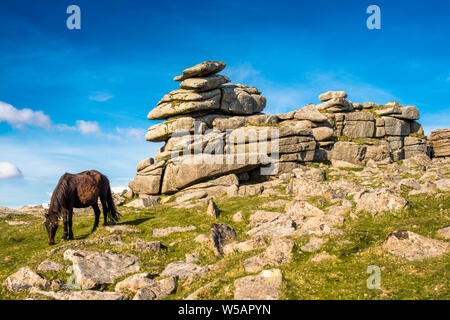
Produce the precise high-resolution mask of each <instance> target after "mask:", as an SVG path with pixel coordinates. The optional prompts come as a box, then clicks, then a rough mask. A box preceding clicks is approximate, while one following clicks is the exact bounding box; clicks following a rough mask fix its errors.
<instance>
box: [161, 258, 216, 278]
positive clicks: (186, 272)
mask: <svg viewBox="0 0 450 320" xmlns="http://www.w3.org/2000/svg"><path fill="white" fill-rule="evenodd" d="M206 272H208V269H207V268H205V267H201V266H199V265H196V264H194V263H187V262H184V261H176V262H172V263H169V264H168V265H167V266H166V268H165V269H164V271H163V272H162V273H161V275H163V276H168V277H177V278H179V279H186V278H189V277H200V276H202V275H203V274H205V273H206Z"/></svg>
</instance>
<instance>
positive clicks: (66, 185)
mask: <svg viewBox="0 0 450 320" xmlns="http://www.w3.org/2000/svg"><path fill="white" fill-rule="evenodd" d="M99 197H100V201H101V203H102V207H103V216H104V224H105V225H106V224H108V222H117V221H119V218H120V214H119V213H118V212H117V211H116V207H115V206H114V201H113V198H112V194H111V187H110V185H109V180H108V178H107V177H106V176H105V175H103V174H101V173H100V172H98V171H95V170H89V171H84V172H81V173H78V174H71V173H65V174H64V175H63V176H62V177H61V178H60V179H59V182H58V185H57V186H56V188H55V190H54V191H53V195H52V199H51V201H50V205H49V208H48V213H46V214H45V222H44V225H45V227H46V229H47V234H48V244H49V245H53V244H55V234H56V230H57V229H58V221H59V218H60V217H62V218H63V223H64V233H63V236H62V240H73V233H72V215H73V208H87V207H92V208H93V209H94V213H95V222H94V227H93V229H92V232H94V231H95V230H96V229H97V227H98V223H99V218H100V213H101V212H100V208H99V206H98V198H99Z"/></svg>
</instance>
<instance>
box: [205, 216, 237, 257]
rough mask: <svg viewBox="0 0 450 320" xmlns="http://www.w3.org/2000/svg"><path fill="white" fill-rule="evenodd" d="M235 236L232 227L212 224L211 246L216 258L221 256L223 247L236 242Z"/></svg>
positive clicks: (224, 224)
mask: <svg viewBox="0 0 450 320" xmlns="http://www.w3.org/2000/svg"><path fill="white" fill-rule="evenodd" d="M236 239H237V234H236V230H234V229H233V227H231V226H229V225H228V224H226V223H214V224H213V225H212V226H211V244H212V248H213V250H214V254H215V255H216V256H219V257H220V256H222V255H223V247H224V246H225V245H226V244H227V243H228V242H230V241H232V240H236Z"/></svg>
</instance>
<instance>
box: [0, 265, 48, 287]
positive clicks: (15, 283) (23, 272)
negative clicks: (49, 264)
mask: <svg viewBox="0 0 450 320" xmlns="http://www.w3.org/2000/svg"><path fill="white" fill-rule="evenodd" d="M3 285H4V286H5V287H6V289H8V290H9V291H12V292H16V291H24V290H28V289H29V288H33V287H35V288H46V287H48V286H49V282H48V281H47V280H46V279H44V278H43V277H41V276H40V275H38V274H37V273H36V272H34V271H33V270H31V269H30V268H29V267H24V268H21V269H19V271H17V272H16V273H14V274H12V275H10V276H9V277H8V278H6V280H5V281H4V282H3Z"/></svg>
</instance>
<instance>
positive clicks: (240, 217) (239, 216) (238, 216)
mask: <svg viewBox="0 0 450 320" xmlns="http://www.w3.org/2000/svg"><path fill="white" fill-rule="evenodd" d="M232 220H233V221H234V222H242V221H244V216H243V215H242V211H238V212H236V213H235V214H234V215H233V218H232Z"/></svg>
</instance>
